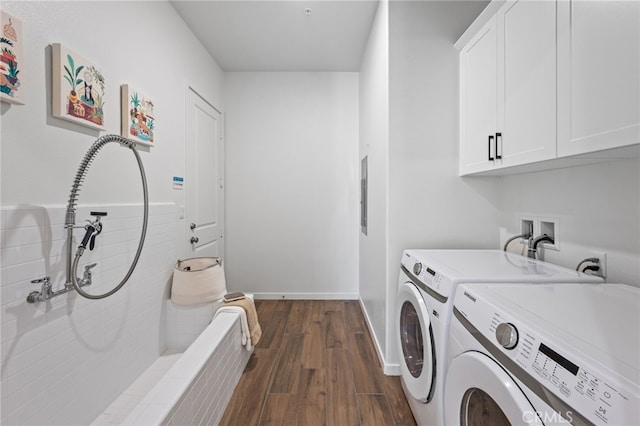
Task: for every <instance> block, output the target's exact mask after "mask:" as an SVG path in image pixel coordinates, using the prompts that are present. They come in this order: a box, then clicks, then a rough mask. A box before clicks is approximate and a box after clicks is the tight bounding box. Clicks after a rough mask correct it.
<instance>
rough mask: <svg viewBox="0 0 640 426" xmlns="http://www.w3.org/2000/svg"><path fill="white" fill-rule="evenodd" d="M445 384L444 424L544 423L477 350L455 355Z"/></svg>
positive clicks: (499, 425) (500, 370)
mask: <svg viewBox="0 0 640 426" xmlns="http://www.w3.org/2000/svg"><path fill="white" fill-rule="evenodd" d="M444 387H445V391H444V416H445V417H444V419H445V422H446V424H447V425H456V426H457V425H460V426H472V425H479V424H487V425H493V426H503V425H504V426H507V425H517V424H535V425H541V424H543V423H542V421H541V420H540V418H539V417H538V412H537V411H536V410H535V409H534V408H533V406H532V405H531V403H530V402H529V400H528V399H527V397H526V396H525V394H524V393H523V392H522V391H521V390H520V387H519V386H518V385H517V384H516V382H515V381H514V380H513V379H512V378H511V376H509V374H507V373H506V372H505V371H504V369H503V368H502V367H501V366H500V365H498V363H496V362H495V361H494V360H493V359H492V358H489V357H488V356H487V355H484V354H482V353H480V352H475V351H473V352H465V353H463V354H461V355H459V356H457V357H456V358H454V359H453V360H452V361H451V363H450V364H449V368H448V370H447V380H446V383H445V386H444ZM539 408H540V407H539Z"/></svg>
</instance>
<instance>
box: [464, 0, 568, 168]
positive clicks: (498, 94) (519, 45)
mask: <svg viewBox="0 0 640 426" xmlns="http://www.w3.org/2000/svg"><path fill="white" fill-rule="evenodd" d="M555 81H556V6H555V2H552V1H535V2H534V1H526V0H520V1H509V2H507V3H505V4H504V5H503V6H502V7H500V9H498V11H497V13H496V14H495V15H494V16H492V17H491V18H490V20H489V21H488V22H487V23H486V24H485V25H484V27H482V29H480V31H479V32H477V33H476V34H475V35H474V36H473V37H472V38H471V40H470V41H469V42H468V43H467V44H466V45H465V46H464V47H463V49H462V50H461V52H460V174H461V175H464V174H469V173H475V172H481V171H487V170H492V169H496V168H501V167H508V166H515V165H518V164H524V163H529V162H536V161H541V160H546V159H549V158H553V157H555V155H556V121H555V120H556V90H555V89H556V88H555Z"/></svg>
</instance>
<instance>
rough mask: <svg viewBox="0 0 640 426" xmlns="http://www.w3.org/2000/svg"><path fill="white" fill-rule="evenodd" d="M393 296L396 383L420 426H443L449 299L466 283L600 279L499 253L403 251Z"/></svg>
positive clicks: (598, 280)
mask: <svg viewBox="0 0 640 426" xmlns="http://www.w3.org/2000/svg"><path fill="white" fill-rule="evenodd" d="M400 269H401V270H400V275H399V280H398V292H397V294H396V312H395V328H396V330H395V334H396V337H394V338H395V339H396V344H397V348H398V349H397V350H398V354H399V358H400V374H401V383H402V387H403V389H404V392H405V395H406V397H407V401H408V402H409V406H410V407H411V410H412V412H413V415H414V418H415V419H416V421H417V422H418V424H419V425H443V424H444V416H443V410H444V408H443V392H444V380H445V374H446V365H447V363H446V361H447V345H448V342H447V340H448V333H449V330H448V329H449V322H450V318H451V312H452V309H453V295H454V293H455V289H456V287H457V285H458V284H460V283H465V282H509V283H515V282H522V283H529V282H593V283H601V282H602V279H601V278H599V277H593V276H589V275H585V274H581V273H578V272H576V271H574V270H571V269H568V268H563V267H560V266H557V265H554V264H551V263H546V262H542V261H539V260H536V259H529V258H527V257H523V256H520V255H517V254H513V253H507V252H504V251H500V250H405V252H404V253H403V255H402V260H401V268H400Z"/></svg>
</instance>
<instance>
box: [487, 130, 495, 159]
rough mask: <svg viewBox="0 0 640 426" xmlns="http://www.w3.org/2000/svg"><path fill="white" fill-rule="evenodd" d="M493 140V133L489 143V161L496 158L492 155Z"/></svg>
mask: <svg viewBox="0 0 640 426" xmlns="http://www.w3.org/2000/svg"><path fill="white" fill-rule="evenodd" d="M492 141H493V135H489V143H488V144H487V145H488V146H489V161H493V160H495V158H493V156H492V155H491V142H492Z"/></svg>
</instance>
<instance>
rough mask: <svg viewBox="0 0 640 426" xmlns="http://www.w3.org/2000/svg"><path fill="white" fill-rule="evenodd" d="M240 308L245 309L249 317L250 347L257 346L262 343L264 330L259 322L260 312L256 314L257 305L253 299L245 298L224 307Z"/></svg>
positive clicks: (227, 303)
mask: <svg viewBox="0 0 640 426" xmlns="http://www.w3.org/2000/svg"><path fill="white" fill-rule="evenodd" d="M233 306H238V307H240V308H242V309H244V311H245V313H246V316H247V324H248V327H249V338H250V340H251V341H250V345H251V346H255V345H257V344H258V342H259V341H260V337H261V336H262V328H261V327H260V322H258V312H256V305H255V303H254V302H253V298H251V297H245V298H243V299H239V300H233V301H230V302H224V303H223V305H222V307H233Z"/></svg>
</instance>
